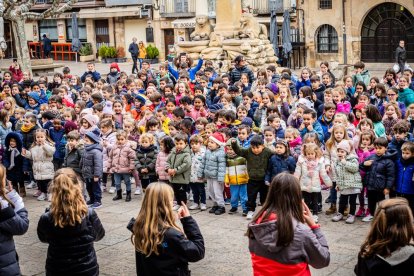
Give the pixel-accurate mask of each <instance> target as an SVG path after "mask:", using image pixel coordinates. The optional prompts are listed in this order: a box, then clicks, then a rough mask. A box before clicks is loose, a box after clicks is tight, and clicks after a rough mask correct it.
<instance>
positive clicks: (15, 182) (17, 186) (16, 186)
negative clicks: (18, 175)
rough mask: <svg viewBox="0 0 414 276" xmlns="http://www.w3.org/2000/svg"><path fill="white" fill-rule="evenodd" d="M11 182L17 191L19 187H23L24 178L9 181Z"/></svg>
mask: <svg viewBox="0 0 414 276" xmlns="http://www.w3.org/2000/svg"><path fill="white" fill-rule="evenodd" d="M11 183H12V185H13V189H14V190H15V191H16V192H19V187H20V188H21V187H24V180H23V179H22V180H19V181H12V182H11Z"/></svg>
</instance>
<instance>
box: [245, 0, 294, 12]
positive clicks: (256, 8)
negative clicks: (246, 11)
mask: <svg viewBox="0 0 414 276" xmlns="http://www.w3.org/2000/svg"><path fill="white" fill-rule="evenodd" d="M283 2H284V1H283V0H253V6H252V7H251V8H252V9H253V13H254V14H259V15H261V14H270V12H271V11H272V10H276V13H283V11H284V10H285V9H286V8H290V6H289V7H285V6H284V5H283ZM288 2H289V1H288Z"/></svg>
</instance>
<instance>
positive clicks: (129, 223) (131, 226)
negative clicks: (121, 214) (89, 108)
mask: <svg viewBox="0 0 414 276" xmlns="http://www.w3.org/2000/svg"><path fill="white" fill-rule="evenodd" d="M134 224H135V218H131V220H130V221H129V222H128V225H127V227H126V228H127V229H128V230H129V231H131V232H132V233H134V231H133V228H134Z"/></svg>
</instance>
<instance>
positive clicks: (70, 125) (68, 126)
mask: <svg viewBox="0 0 414 276" xmlns="http://www.w3.org/2000/svg"><path fill="white" fill-rule="evenodd" d="M63 128H64V129H65V134H68V133H69V132H71V131H72V130H76V129H78V125H77V124H76V123H75V122H72V121H66V122H65V125H64V126H63Z"/></svg>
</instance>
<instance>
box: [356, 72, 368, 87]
mask: <svg viewBox="0 0 414 276" xmlns="http://www.w3.org/2000/svg"><path fill="white" fill-rule="evenodd" d="M369 79H370V74H369V71H368V70H364V71H362V72H361V73H358V74H355V75H353V76H352V83H353V84H354V86H356V83H357V82H359V81H362V82H363V83H365V85H366V86H368V85H369Z"/></svg>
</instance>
